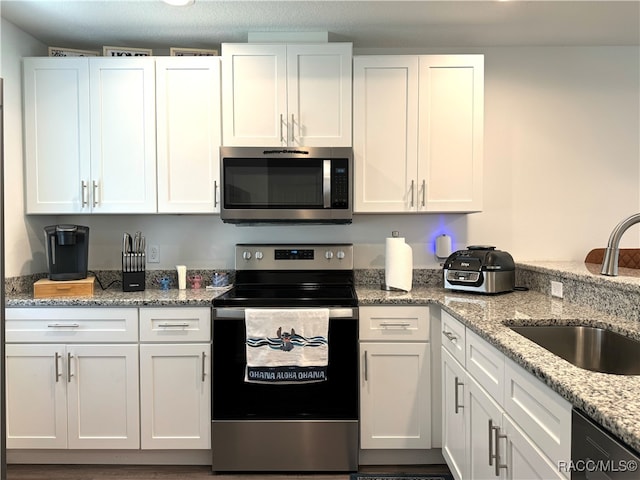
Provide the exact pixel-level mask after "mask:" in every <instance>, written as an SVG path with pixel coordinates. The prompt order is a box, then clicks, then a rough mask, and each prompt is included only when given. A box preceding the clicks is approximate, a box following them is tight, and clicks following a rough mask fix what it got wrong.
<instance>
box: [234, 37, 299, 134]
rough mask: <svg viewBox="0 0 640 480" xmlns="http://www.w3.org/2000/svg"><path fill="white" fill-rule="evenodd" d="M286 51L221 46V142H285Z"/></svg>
mask: <svg viewBox="0 0 640 480" xmlns="http://www.w3.org/2000/svg"><path fill="white" fill-rule="evenodd" d="M286 51H287V47H286V46H285V45H251V44H223V45H222V102H223V104H222V112H223V122H222V141H223V144H224V145H227V146H260V147H266V146H280V145H286V144H287V132H286V129H287V72H286V70H287V60H286V58H287V57H286Z"/></svg>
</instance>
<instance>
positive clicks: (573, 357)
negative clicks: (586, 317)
mask: <svg viewBox="0 0 640 480" xmlns="http://www.w3.org/2000/svg"><path fill="white" fill-rule="evenodd" d="M509 328H511V330H513V331H514V332H517V333H519V334H520V335H522V336H524V337H526V338H528V339H529V340H531V341H532V342H535V343H537V344H538V345H540V346H541V347H543V348H546V349H547V350H549V351H550V352H551V353H554V354H556V355H558V356H559V357H562V358H564V359H565V360H566V361H568V362H569V363H572V364H573V365H575V366H576V367H580V368H585V369H587V370H593V371H594V372H603V373H615V374H618V375H640V342H638V341H636V340H633V339H631V338H628V337H625V336H624V335H620V334H619V333H616V332H613V331H611V330H606V329H603V328H597V327H585V326H565V325H544V326H542V325H541V326H527V327H518V326H511V327H509Z"/></svg>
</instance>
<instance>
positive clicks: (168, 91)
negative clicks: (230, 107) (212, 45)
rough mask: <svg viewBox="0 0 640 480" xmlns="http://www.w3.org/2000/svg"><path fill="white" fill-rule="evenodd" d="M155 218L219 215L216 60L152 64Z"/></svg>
mask: <svg viewBox="0 0 640 480" xmlns="http://www.w3.org/2000/svg"><path fill="white" fill-rule="evenodd" d="M156 121H157V154H158V159H157V160H158V212H159V213H215V212H219V211H220V205H219V193H218V188H219V185H220V183H219V176H220V153H219V150H220V148H219V147H220V142H221V125H220V121H221V120H220V58H219V57H161V58H157V59H156Z"/></svg>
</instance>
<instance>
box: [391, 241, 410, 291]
mask: <svg viewBox="0 0 640 480" xmlns="http://www.w3.org/2000/svg"><path fill="white" fill-rule="evenodd" d="M412 281H413V250H411V247H410V246H409V245H407V244H406V243H405V241H404V238H403V237H392V238H387V239H386V242H385V259H384V282H385V287H386V288H388V289H398V290H404V291H406V292H408V291H410V290H411V286H412Z"/></svg>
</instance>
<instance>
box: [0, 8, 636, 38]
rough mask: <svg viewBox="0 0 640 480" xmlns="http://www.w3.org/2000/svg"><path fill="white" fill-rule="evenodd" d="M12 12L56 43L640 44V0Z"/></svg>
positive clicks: (5, 13) (13, 18)
mask: <svg viewBox="0 0 640 480" xmlns="http://www.w3.org/2000/svg"><path fill="white" fill-rule="evenodd" d="M0 13H1V15H2V17H4V18H5V19H6V20H8V21H10V22H12V23H13V24H15V25H16V26H18V27H19V28H20V29H22V30H24V31H26V32H28V33H30V34H31V35H32V36H33V37H35V38H37V39H38V40H40V41H42V42H43V43H45V44H47V45H50V46H58V47H66V48H81V49H97V48H100V47H101V46H103V45H114V46H131V47H141V48H142V47H144V48H155V49H168V48H169V47H183V48H187V47H192V48H217V47H218V46H219V44H220V43H222V42H246V41H247V32H318V31H322V32H329V38H330V40H332V41H346V42H353V44H354V48H360V49H368V48H371V49H373V48H382V49H384V48H388V49H398V48H431V47H435V48H437V47H487V46H525V45H534V46H545V45H554V46H556V45H640V0H631V1H608V0H605V1H579V0H573V1H544V0H535V1H524V0H512V1H485V0H474V1H455V0H440V1H408V2H405V1H397V0H396V1H362V0H361V1H355V2H354V1H312V0H306V1H260V0H254V1H236V0H224V1H214V0H195V3H194V4H193V5H190V6H187V7H172V6H169V5H166V4H165V3H163V2H162V1H161V0H135V1H123V0H93V1H79V0H0Z"/></svg>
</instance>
